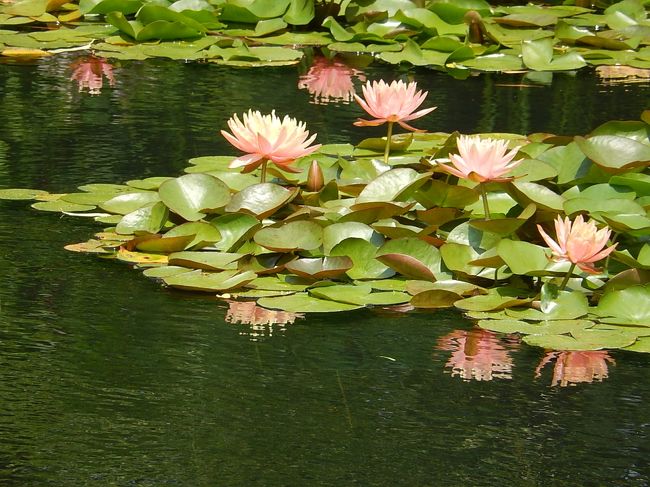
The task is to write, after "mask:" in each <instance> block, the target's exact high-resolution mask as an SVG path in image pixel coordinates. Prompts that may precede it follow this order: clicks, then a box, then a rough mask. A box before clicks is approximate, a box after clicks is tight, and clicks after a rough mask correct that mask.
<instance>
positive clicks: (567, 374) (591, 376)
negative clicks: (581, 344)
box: [535, 350, 616, 387]
mask: <svg viewBox="0 0 650 487" xmlns="http://www.w3.org/2000/svg"><path fill="white" fill-rule="evenodd" d="M553 360H555V368H554V369H553V380H552V382H551V386H557V385H559V386H560V387H566V386H574V385H576V384H578V383H581V382H594V381H598V382H601V381H602V380H603V379H606V378H607V377H608V362H609V363H611V364H615V363H616V362H614V359H613V358H612V357H610V356H609V353H607V352H606V351H604V350H590V351H581V352H578V351H564V352H548V353H547V354H546V355H545V356H544V358H543V359H542V361H541V362H540V363H539V365H538V366H537V368H536V369H535V377H539V376H540V375H541V374H542V369H543V368H544V366H545V365H546V364H548V363H550V362H551V361H553Z"/></svg>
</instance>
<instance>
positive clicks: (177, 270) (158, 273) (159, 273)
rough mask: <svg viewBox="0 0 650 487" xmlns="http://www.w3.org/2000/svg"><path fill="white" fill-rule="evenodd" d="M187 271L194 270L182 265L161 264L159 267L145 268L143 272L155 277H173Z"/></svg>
mask: <svg viewBox="0 0 650 487" xmlns="http://www.w3.org/2000/svg"><path fill="white" fill-rule="evenodd" d="M185 272H192V269H188V268H187V267H180V266H167V265H163V266H159V267H149V268H148V269H145V270H144V271H143V272H142V273H143V274H144V275H145V276H147V277H151V278H155V279H164V278H165V277H171V276H175V275H177V274H183V273H185Z"/></svg>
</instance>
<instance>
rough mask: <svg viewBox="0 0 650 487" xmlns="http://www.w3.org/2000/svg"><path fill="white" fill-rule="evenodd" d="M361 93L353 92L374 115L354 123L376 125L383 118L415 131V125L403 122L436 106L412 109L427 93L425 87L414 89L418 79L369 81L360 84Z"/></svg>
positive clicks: (420, 102) (360, 103) (379, 123)
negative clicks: (408, 81)
mask: <svg viewBox="0 0 650 487" xmlns="http://www.w3.org/2000/svg"><path fill="white" fill-rule="evenodd" d="M362 90H363V96H364V98H361V97H360V96H358V95H354V98H355V99H356V100H357V102H358V103H359V105H361V108H363V109H364V110H365V111H366V112H368V113H369V114H370V115H372V116H373V117H375V118H374V119H373V120H363V119H359V120H357V121H356V122H354V125H357V126H368V125H369V126H377V125H381V124H383V123H386V122H391V123H393V122H397V123H398V124H400V125H401V126H402V127H404V128H405V129H407V130H412V131H414V132H416V131H418V129H416V128H413V127H411V126H410V125H408V124H407V123H405V122H408V121H409V120H414V119H416V118H420V117H422V116H424V115H426V114H427V113H430V112H432V111H433V110H435V109H436V107H431V108H425V109H423V110H419V111H417V112H416V111H415V110H416V109H417V108H418V107H419V106H420V105H421V104H422V102H423V101H424V99H425V98H426V97H427V94H428V93H427V92H426V91H422V90H420V91H416V90H417V83H416V82H415V81H413V82H411V83H408V84H407V83H404V82H403V81H393V82H392V83H391V84H390V85H389V84H387V83H386V82H385V81H384V80H380V81H368V82H367V83H366V84H365V85H364V86H363V87H362Z"/></svg>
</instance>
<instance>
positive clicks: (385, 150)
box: [384, 122, 393, 164]
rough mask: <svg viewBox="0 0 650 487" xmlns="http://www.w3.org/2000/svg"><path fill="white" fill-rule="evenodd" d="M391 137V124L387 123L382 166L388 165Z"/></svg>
mask: <svg viewBox="0 0 650 487" xmlns="http://www.w3.org/2000/svg"><path fill="white" fill-rule="evenodd" d="M392 137H393V122H388V135H386V148H385V149H384V164H388V154H390V139H391V138H392Z"/></svg>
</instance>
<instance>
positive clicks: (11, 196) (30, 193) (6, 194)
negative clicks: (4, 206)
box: [0, 188, 48, 200]
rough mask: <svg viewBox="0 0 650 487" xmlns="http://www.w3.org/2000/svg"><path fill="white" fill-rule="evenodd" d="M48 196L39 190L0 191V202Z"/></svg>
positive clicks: (45, 192) (17, 189)
mask: <svg viewBox="0 0 650 487" xmlns="http://www.w3.org/2000/svg"><path fill="white" fill-rule="evenodd" d="M45 194H48V192H47V191H42V190H40V189H22V188H12V189H0V200H33V199H35V198H36V196H39V195H45Z"/></svg>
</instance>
